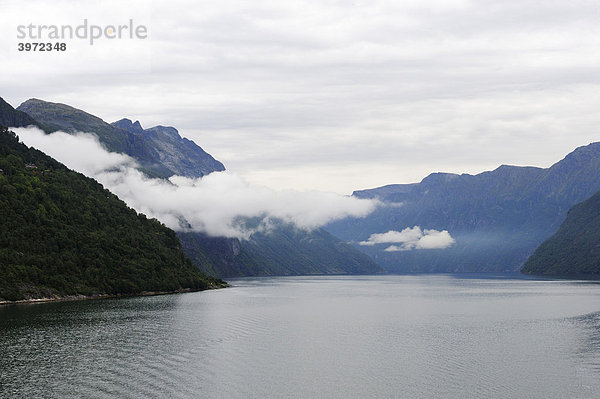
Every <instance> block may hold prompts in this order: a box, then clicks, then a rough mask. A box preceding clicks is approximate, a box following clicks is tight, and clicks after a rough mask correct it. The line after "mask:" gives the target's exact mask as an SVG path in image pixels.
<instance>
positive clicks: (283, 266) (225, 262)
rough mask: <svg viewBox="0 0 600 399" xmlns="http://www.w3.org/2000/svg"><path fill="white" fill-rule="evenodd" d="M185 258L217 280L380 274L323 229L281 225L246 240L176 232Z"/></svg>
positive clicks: (360, 256)
mask: <svg viewBox="0 0 600 399" xmlns="http://www.w3.org/2000/svg"><path fill="white" fill-rule="evenodd" d="M178 236H179V239H180V240H181V242H182V244H183V247H184V248H185V250H186V254H187V255H188V256H189V257H190V258H191V259H192V260H193V261H195V262H196V264H199V265H202V266H201V270H202V271H203V272H205V273H208V274H210V275H214V276H217V277H221V278H225V277H241V276H293V275H310V274H374V273H381V272H383V270H382V269H381V267H380V266H379V265H377V264H376V263H375V262H373V260H372V259H371V258H369V257H368V256H367V255H365V254H363V253H361V252H360V251H358V250H356V249H355V248H353V247H352V246H350V245H348V244H346V243H345V242H343V241H341V240H340V239H338V238H336V237H334V236H332V235H331V234H329V233H327V232H326V231H325V230H323V229H316V230H314V231H311V232H307V231H303V230H298V229H296V228H295V227H293V226H279V227H277V228H275V229H274V230H273V231H271V232H269V233H255V234H253V235H252V237H251V238H250V239H249V240H244V241H240V240H238V239H235V238H223V237H208V236H206V235H204V234H202V233H178Z"/></svg>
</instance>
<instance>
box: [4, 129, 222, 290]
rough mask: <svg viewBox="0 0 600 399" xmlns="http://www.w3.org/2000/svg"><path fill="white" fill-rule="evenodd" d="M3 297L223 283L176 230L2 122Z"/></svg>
mask: <svg viewBox="0 0 600 399" xmlns="http://www.w3.org/2000/svg"><path fill="white" fill-rule="evenodd" d="M0 169H1V171H0V298H2V299H6V300H18V299H24V298H39V297H48V296H65V295H77V294H82V295H92V294H137V293H141V292H143V291H175V290H181V289H191V290H200V289H205V288H209V287H211V286H217V285H219V284H222V282H221V281H220V280H216V279H213V278H211V277H207V276H205V275H203V274H201V273H200V272H199V271H198V269H197V268H195V267H194V265H193V264H192V263H191V261H190V260H189V259H188V258H186V256H185V255H184V253H183V251H182V249H181V244H180V242H179V240H178V239H177V236H176V235H175V232H173V231H172V230H170V229H168V228H167V227H165V226H164V225H162V224H161V223H159V222H158V221H157V220H154V219H148V218H146V217H145V216H144V215H141V214H138V213H137V212H135V211H134V210H133V209H130V208H128V207H127V206H126V205H125V203H124V202H122V201H121V200H119V199H118V198H117V197H116V196H115V195H113V194H111V193H110V192H109V191H108V190H105V189H104V188H103V187H102V185H100V184H99V183H98V182H96V181H95V180H93V179H90V178H87V177H85V176H83V175H81V174H79V173H76V172H73V171H71V170H69V169H67V168H66V167H65V166H64V165H62V164H60V163H59V162H57V161H55V160H54V159H52V158H50V157H48V156H46V155H45V154H43V153H42V152H40V151H37V150H35V149H30V148H27V146H25V145H24V144H21V143H19V142H18V138H17V137H16V135H15V134H14V133H12V132H9V131H8V130H7V129H6V128H4V127H2V128H0Z"/></svg>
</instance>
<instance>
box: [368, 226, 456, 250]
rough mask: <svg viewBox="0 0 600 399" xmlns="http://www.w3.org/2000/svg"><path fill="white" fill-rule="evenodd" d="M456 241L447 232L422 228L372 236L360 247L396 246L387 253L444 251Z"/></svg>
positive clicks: (391, 231)
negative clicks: (416, 250)
mask: <svg viewBox="0 0 600 399" xmlns="http://www.w3.org/2000/svg"><path fill="white" fill-rule="evenodd" d="M455 242H456V241H455V240H454V238H452V236H451V235H450V233H448V231H447V230H442V231H438V230H429V229H424V230H421V227H420V226H414V227H412V228H411V227H407V228H405V229H404V230H402V231H395V230H390V231H388V232H387V233H380V234H371V236H370V237H369V238H368V239H367V240H366V241H361V242H359V244H360V245H376V244H394V245H390V246H389V247H387V248H386V249H385V251H386V252H396V251H410V250H413V249H443V248H448V247H449V246H451V245H452V244H454V243H455Z"/></svg>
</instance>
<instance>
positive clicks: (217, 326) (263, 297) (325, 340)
mask: <svg viewBox="0 0 600 399" xmlns="http://www.w3.org/2000/svg"><path fill="white" fill-rule="evenodd" d="M233 283H234V284H235V286H234V287H233V288H229V289H225V290H218V291H210V292H200V293H191V294H182V295H169V296H158V297H144V298H130V299H121V300H98V301H84V302H65V303H53V304H38V305H26V306H12V307H4V308H0V355H1V356H0V384H1V385H0V397H2V398H5V397H6V398H23V397H48V398H70V397H72V398H81V397H99V398H165V397H172V398H197V397H209V398H211V397H214V398H221V397H228V398H248V397H256V398H263V397H285V398H289V397H291V398H294V397H298V398H305V397H337V398H351V397H356V398H363V397H404V398H421V397H444V398H486V397H489V398H495V397H507V398H510V397H512V398H592V397H600V378H599V377H600V285H598V284H593V283H581V282H567V281H540V280H522V279H514V278H493V279H490V278H482V276H469V278H464V277H460V278H459V277H456V276H445V275H429V276H427V275H425V276H376V277H308V278H307V277H291V278H264V279H243V280H238V281H234V282H233Z"/></svg>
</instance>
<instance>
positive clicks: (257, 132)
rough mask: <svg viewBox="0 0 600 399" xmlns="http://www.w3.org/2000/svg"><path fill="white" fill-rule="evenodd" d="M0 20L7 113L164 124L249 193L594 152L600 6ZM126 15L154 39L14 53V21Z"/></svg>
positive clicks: (42, 6)
mask: <svg viewBox="0 0 600 399" xmlns="http://www.w3.org/2000/svg"><path fill="white" fill-rule="evenodd" d="M0 15H2V16H3V17H5V18H4V19H3V20H4V21H6V23H3V24H0V32H1V30H2V29H6V31H5V32H2V33H3V34H1V35H0V54H2V55H3V58H2V60H3V61H2V68H3V69H2V71H3V73H2V74H0V87H1V88H2V93H0V94H1V95H2V96H3V98H4V99H6V100H7V101H8V102H10V103H11V104H13V105H18V104H19V103H20V102H22V101H24V100H26V99H27V98H29V97H33V96H35V97H39V98H44V99H47V100H49V101H56V102H63V103H67V104H71V105H73V106H76V107H78V108H81V109H84V110H86V111H88V112H91V113H93V114H95V115H98V116H100V117H102V118H103V119H105V120H108V121H113V120H118V119H121V118H122V117H124V116H127V117H130V118H132V119H134V120H135V119H139V120H143V121H145V123H146V124H148V125H152V124H159V123H163V124H164V123H166V124H170V125H174V126H176V127H177V128H178V129H180V131H181V132H182V134H183V135H184V136H186V137H188V138H191V139H194V140H196V141H197V142H198V143H201V144H202V146H203V148H204V149H206V150H207V151H208V152H210V153H211V154H213V155H214V156H215V157H216V158H217V159H219V160H220V161H222V162H224V163H225V164H226V165H227V166H228V169H229V170H235V171H236V172H238V173H240V174H242V175H243V176H244V178H245V179H247V180H249V181H250V182H253V183H257V184H260V185H265V184H266V185H270V186H272V187H277V188H284V187H285V188H297V187H302V188H311V189H315V188H319V189H323V190H334V191H339V192H344V193H350V192H351V191H352V190H355V189H358V188H367V187H376V186H381V185H384V184H389V183H402V182H414V181H419V180H420V179H421V178H423V177H424V176H425V175H427V174H428V173H430V172H433V171H439V170H444V171H448V172H458V173H462V172H468V173H475V172H480V171H483V170H489V169H495V167H497V166H498V165H500V164H502V163H506V164H517V165H538V166H549V165H550V164H551V163H552V162H555V161H557V160H558V159H560V158H561V157H562V156H564V155H565V154H566V153H568V152H569V151H570V150H572V149H573V148H575V147H577V146H579V145H583V144H587V143H589V142H591V141H596V140H597V139H598V134H597V132H598V125H600V113H598V112H597V109H598V108H599V106H600V90H599V86H600V74H598V70H599V68H600V52H599V51H598V48H600V24H598V4H597V2H595V1H589V0H572V1H568V2H565V1H540V0H531V1H522V0H505V1H501V2H498V1H491V0H481V1H466V0H449V1H441V0H435V1H433V0H420V1H415V0H410V1H389V0H387V1H386V0H375V1H362V2H361V1H352V2H350V1H348V2H346V1H310V0H289V1H272V0H255V1H252V2H249V1H244V0H223V1H218V2H215V1H209V0H154V1H152V2H148V1H141V0H137V1H127V2H124V1H116V0H107V1H102V2H91V1H74V0H57V1H52V2H50V1H47V0H28V1H16V0H13V1H11V0H3V1H0ZM153 16H154V18H152V17H153ZM156 16H160V18H157V17H156ZM129 17H133V18H134V19H135V21H136V23H144V24H147V25H148V29H149V34H150V37H149V39H148V40H146V41H141V40H133V41H122V40H121V41H119V40H113V41H103V42H99V43H97V44H94V46H89V45H87V44H85V43H84V46H79V43H78V42H75V41H70V42H69V43H68V45H69V49H68V51H66V52H64V53H60V54H59V53H55V54H43V59H44V60H43V62H40V57H41V56H42V54H22V53H19V52H18V51H17V47H16V43H15V41H16V37H15V27H14V25H17V24H28V23H30V22H35V23H39V24H60V23H71V24H78V23H81V20H82V19H83V18H89V19H90V21H91V22H93V23H99V24H103V23H121V22H122V21H123V20H125V21H127V20H128V18H129ZM77 46H79V47H77ZM114 47H116V48H114ZM3 50H4V53H2V51H3ZM114 50H117V51H114ZM115 60H119V62H115ZM148 61H150V62H148ZM148 66H151V68H150V67H148ZM146 67H148V68H146ZM145 69H147V70H145ZM91 92H93V94H94V95H93V96H90V95H88V94H89V93H91ZM124 110H126V112H127V115H123V113H124ZM531 148H536V151H531ZM265 149H268V150H265Z"/></svg>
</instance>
